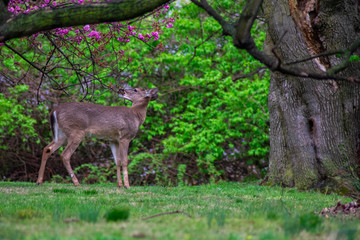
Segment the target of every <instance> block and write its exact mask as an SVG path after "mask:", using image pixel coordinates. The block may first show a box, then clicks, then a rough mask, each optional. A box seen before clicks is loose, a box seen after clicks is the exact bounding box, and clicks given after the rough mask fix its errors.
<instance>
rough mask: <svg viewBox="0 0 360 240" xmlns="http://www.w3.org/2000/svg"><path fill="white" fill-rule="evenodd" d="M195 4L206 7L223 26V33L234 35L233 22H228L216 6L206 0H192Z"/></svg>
mask: <svg viewBox="0 0 360 240" xmlns="http://www.w3.org/2000/svg"><path fill="white" fill-rule="evenodd" d="M191 2H193V3H194V4H195V5H197V6H198V7H200V8H202V9H204V10H205V11H206V12H207V13H208V14H209V15H210V16H212V17H213V18H214V19H215V20H216V21H218V23H219V24H220V25H221V26H222V28H223V34H224V35H229V36H233V34H234V33H235V28H234V26H233V25H232V24H230V23H228V22H227V21H226V20H225V19H224V18H223V17H222V16H221V15H220V14H218V13H217V12H216V11H215V10H214V8H212V7H211V6H210V5H209V4H208V2H207V1H206V0H200V2H199V1H197V0H191Z"/></svg>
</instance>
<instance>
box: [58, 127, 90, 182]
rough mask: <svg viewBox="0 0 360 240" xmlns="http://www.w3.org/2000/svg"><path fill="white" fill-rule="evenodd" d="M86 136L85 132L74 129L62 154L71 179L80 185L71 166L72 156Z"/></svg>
mask: <svg viewBox="0 0 360 240" xmlns="http://www.w3.org/2000/svg"><path fill="white" fill-rule="evenodd" d="M84 137H85V132H83V131H73V132H72V133H71V135H70V136H69V137H68V138H67V139H68V144H67V145H66V148H65V149H64V151H63V152H62V154H61V159H62V161H63V163H64V166H65V168H66V170H67V171H68V173H69V175H70V177H71V180H72V181H73V183H74V185H75V186H79V185H80V183H79V181H78V179H77V178H76V176H75V174H74V171H73V170H72V168H71V165H70V157H71V155H72V154H73V153H74V152H75V150H76V149H77V147H78V146H79V144H80V143H81V141H82V140H83V138H84Z"/></svg>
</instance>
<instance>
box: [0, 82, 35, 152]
mask: <svg viewBox="0 0 360 240" xmlns="http://www.w3.org/2000/svg"><path fill="white" fill-rule="evenodd" d="M28 90H29V86H27V85H17V86H15V87H14V88H12V89H10V94H11V97H6V96H5V95H4V94H2V93H0V142H3V141H4V139H5V137H6V136H7V135H10V136H14V135H15V134H18V133H19V132H20V133H21V134H22V141H23V142H25V141H27V140H28V138H29V137H37V136H38V135H37V133H36V131H35V128H34V125H35V124H36V120H35V119H33V118H32V117H31V112H32V109H31V108H26V106H27V102H26V100H22V101H19V100H18V99H17V98H18V97H19V95H21V94H22V93H23V92H26V91H28ZM39 142H40V141H39V140H37V141H36V143H39ZM3 144H4V142H3ZM3 144H1V145H0V148H2V149H5V150H6V149H7V145H5V144H4V145H3Z"/></svg>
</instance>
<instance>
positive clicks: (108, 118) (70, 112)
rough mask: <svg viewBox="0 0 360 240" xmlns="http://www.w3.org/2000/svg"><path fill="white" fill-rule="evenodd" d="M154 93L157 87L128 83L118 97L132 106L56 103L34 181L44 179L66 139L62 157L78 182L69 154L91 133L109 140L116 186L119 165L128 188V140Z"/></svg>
mask: <svg viewBox="0 0 360 240" xmlns="http://www.w3.org/2000/svg"><path fill="white" fill-rule="evenodd" d="M157 93H158V89H157V88H152V89H149V90H146V89H143V88H132V87H130V86H128V85H127V86H125V87H122V88H121V89H120V90H119V97H120V98H123V99H126V100H128V101H130V102H132V106H131V107H126V106H103V105H99V104H94V103H86V102H69V103H63V104H60V105H59V106H57V107H55V108H54V109H53V110H52V111H51V113H50V125H51V131H52V135H53V140H52V142H51V143H50V144H49V145H47V146H46V147H45V148H44V150H43V154H42V158H41V165H40V169H39V175H38V179H37V181H36V184H37V185H41V184H42V183H43V178H44V172H45V166H46V162H47V160H48V158H49V157H50V156H51V154H52V153H54V152H55V151H56V150H57V149H59V147H60V146H62V145H63V144H64V143H65V141H67V145H66V147H65V149H64V151H63V152H62V153H61V159H62V162H63V164H64V166H65V168H66V170H67V172H68V174H69V175H70V177H71V180H72V182H73V184H74V185H75V186H79V185H80V184H79V181H78V179H77V178H76V176H75V174H74V172H73V170H72V168H71V165H70V157H71V155H72V154H73V153H74V152H75V150H76V149H77V147H78V146H79V144H80V143H81V142H82V140H83V139H84V138H85V136H86V135H88V134H90V135H92V136H93V135H94V136H96V137H99V138H105V139H108V140H109V143H110V144H109V145H110V149H111V152H112V154H113V156H114V161H115V164H116V175H117V187H119V188H122V187H123V183H122V179H121V167H122V172H123V176H124V187H125V188H126V189H129V188H130V184H129V179H128V170H127V165H128V148H129V143H130V142H131V140H132V139H133V138H135V136H136V134H137V132H138V130H139V128H140V126H141V125H142V124H143V123H144V121H145V118H146V110H147V107H148V104H149V102H150V101H154V100H156V99H157V98H158V94H157Z"/></svg>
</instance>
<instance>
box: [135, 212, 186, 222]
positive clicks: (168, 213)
mask: <svg viewBox="0 0 360 240" xmlns="http://www.w3.org/2000/svg"><path fill="white" fill-rule="evenodd" d="M175 213H182V214H184V215H186V216H187V217H189V218H192V216H191V215H190V214H188V213H186V212H183V211H179V210H176V211H173V212H165V213H159V214H156V215H152V216H149V217H144V218H143V219H142V220H148V219H150V218H154V217H159V216H163V215H170V214H175Z"/></svg>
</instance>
